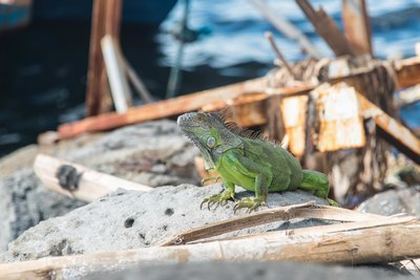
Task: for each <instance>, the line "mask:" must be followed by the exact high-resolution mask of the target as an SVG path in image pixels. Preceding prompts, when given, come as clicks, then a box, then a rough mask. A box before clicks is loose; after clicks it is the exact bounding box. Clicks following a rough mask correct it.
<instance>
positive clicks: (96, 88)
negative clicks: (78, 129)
mask: <svg viewBox="0 0 420 280" xmlns="http://www.w3.org/2000/svg"><path fill="white" fill-rule="evenodd" d="M122 4H123V1H122V0H94V1H93V9H92V26H91V36H90V44H89V66H88V73H87V88H86V112H87V115H88V116H95V115H98V114H101V113H104V112H108V111H110V109H111V104H112V102H111V99H110V95H109V89H108V83H107V76H106V71H105V64H104V59H103V56H102V52H101V46H100V41H101V39H102V38H103V37H104V36H105V35H106V34H110V35H112V36H113V37H114V38H119V30H120V21H121V11H122Z"/></svg>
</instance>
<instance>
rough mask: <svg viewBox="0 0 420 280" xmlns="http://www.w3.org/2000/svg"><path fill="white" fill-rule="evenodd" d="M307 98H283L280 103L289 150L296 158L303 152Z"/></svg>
mask: <svg viewBox="0 0 420 280" xmlns="http://www.w3.org/2000/svg"><path fill="white" fill-rule="evenodd" d="M307 107H308V96H297V97H291V98H284V99H283V100H281V101H280V108H281V110H280V111H281V114H282V118H283V123H284V128H285V130H286V134H287V136H288V139H289V145H288V147H289V150H290V151H291V152H292V154H293V155H295V156H296V157H301V156H302V155H303V154H304V152H305V135H306V132H305V127H306V110H307Z"/></svg>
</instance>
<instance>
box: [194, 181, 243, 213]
mask: <svg viewBox="0 0 420 280" xmlns="http://www.w3.org/2000/svg"><path fill="white" fill-rule="evenodd" d="M223 186H224V187H225V189H224V190H223V192H221V193H219V194H214V195H212V196H210V197H208V198H205V199H204V200H203V201H202V202H201V204H200V209H201V208H202V207H203V205H204V204H206V203H207V208H208V209H209V210H210V208H211V207H212V206H213V205H216V207H215V209H216V208H217V207H218V206H219V205H222V206H224V205H226V203H227V201H228V200H235V184H233V183H231V182H224V183H223Z"/></svg>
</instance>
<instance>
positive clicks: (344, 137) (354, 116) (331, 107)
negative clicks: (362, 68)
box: [311, 83, 366, 152]
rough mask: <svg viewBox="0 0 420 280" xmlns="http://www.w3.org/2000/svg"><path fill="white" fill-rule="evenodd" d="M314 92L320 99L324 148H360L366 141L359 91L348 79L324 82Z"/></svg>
mask: <svg viewBox="0 0 420 280" xmlns="http://www.w3.org/2000/svg"><path fill="white" fill-rule="evenodd" d="M311 94H312V95H313V96H314V98H315V100H316V102H315V103H316V108H317V109H316V111H317V113H318V117H317V119H318V120H319V131H318V137H317V141H316V146H317V149H318V150H319V151H320V152H330V151H337V150H340V149H348V148H360V147H363V146H364V145H365V144H366V137H365V130H364V124H363V117H362V115H361V113H360V105H359V101H358V99H357V97H358V95H357V92H356V90H355V89H354V88H353V87H349V86H348V85H347V84H345V83H338V84H335V85H330V84H323V85H321V86H319V87H317V88H316V89H314V90H313V91H312V92H311Z"/></svg>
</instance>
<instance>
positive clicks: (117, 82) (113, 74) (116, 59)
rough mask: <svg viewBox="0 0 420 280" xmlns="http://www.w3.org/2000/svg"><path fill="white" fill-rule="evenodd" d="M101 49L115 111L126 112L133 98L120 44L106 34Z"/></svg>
mask: <svg viewBox="0 0 420 280" xmlns="http://www.w3.org/2000/svg"><path fill="white" fill-rule="evenodd" d="M101 49H102V56H103V58H104V61H105V68H106V73H107V76H108V81H109V86H110V88H111V95H112V99H113V101H114V106H115V111H117V113H125V112H127V110H128V108H129V107H131V105H132V99H131V91H130V87H129V86H128V80H127V76H126V71H125V65H124V61H123V58H122V56H121V55H120V54H121V50H120V46H119V45H118V43H117V41H116V40H115V38H113V37H112V36H111V35H105V36H104V37H103V38H102V39H101Z"/></svg>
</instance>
